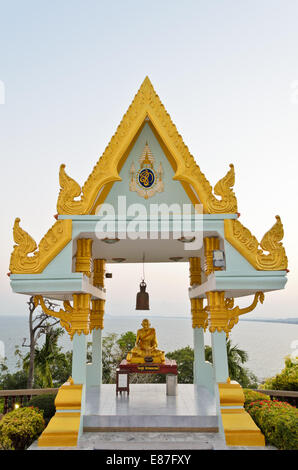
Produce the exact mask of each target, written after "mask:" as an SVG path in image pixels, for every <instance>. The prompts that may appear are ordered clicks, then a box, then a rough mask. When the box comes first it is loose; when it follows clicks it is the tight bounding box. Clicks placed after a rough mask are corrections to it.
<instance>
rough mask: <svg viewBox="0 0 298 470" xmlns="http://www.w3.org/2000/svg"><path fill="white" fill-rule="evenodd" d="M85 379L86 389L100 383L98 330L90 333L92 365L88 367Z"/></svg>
mask: <svg viewBox="0 0 298 470" xmlns="http://www.w3.org/2000/svg"><path fill="white" fill-rule="evenodd" d="M87 379H88V380H87V386H88V387H90V386H93V385H101V383H102V330H101V329H100V328H98V329H94V330H93V332H92V364H89V365H88V373H87Z"/></svg>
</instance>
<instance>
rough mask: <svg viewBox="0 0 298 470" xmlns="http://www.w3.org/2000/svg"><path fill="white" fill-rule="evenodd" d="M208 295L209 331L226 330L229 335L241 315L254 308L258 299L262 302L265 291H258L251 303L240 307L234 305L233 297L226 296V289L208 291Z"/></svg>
mask: <svg viewBox="0 0 298 470" xmlns="http://www.w3.org/2000/svg"><path fill="white" fill-rule="evenodd" d="M206 295H207V300H208V305H207V306H206V307H205V308H204V310H205V311H206V312H207V314H208V325H209V331H210V332H211V333H214V332H215V331H219V332H221V331H225V333H227V335H228V334H229V332H230V331H231V329H232V328H233V326H234V325H236V324H237V323H238V319H239V316H240V315H244V314H245V313H248V312H251V311H252V310H254V309H255V308H256V306H257V304H258V301H259V302H260V303H261V304H262V303H263V302H264V297H265V296H264V293H263V292H256V294H255V296H254V300H253V302H252V303H251V305H249V306H248V307H246V308H240V307H238V306H237V307H234V299H233V298H225V292H224V291H214V292H213V291H210V292H206Z"/></svg>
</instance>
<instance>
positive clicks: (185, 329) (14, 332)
mask: <svg viewBox="0 0 298 470" xmlns="http://www.w3.org/2000/svg"><path fill="white" fill-rule="evenodd" d="M144 317H145V315H144V313H143V312H142V314H141V315H140V316H136V315H131V316H124V315H123V316H121V317H115V316H108V315H107V316H106V317H105V323H104V333H103V334H104V335H105V334H108V333H117V334H119V335H120V334H122V333H125V332H126V331H133V332H136V330H137V329H138V328H140V324H141V321H142V319H143V318H144ZM147 318H149V320H150V322H151V325H152V326H153V327H154V328H155V329H156V333H157V340H158V344H159V348H160V349H163V350H164V351H166V352H169V351H174V350H175V349H179V348H182V347H184V346H187V345H189V346H191V347H192V346H193V331H192V326H191V320H190V318H185V317H159V316H154V317H153V316H150V315H147ZM28 336H29V335H28V319H27V317H24V316H22V317H16V316H11V317H8V316H0V354H1V350H2V353H3V346H4V348H5V355H6V357H7V365H8V367H9V370H10V371H14V370H15V369H16V358H15V356H14V350H15V345H19V346H20V345H22V343H23V339H24V338H28ZM230 338H231V340H232V343H233V344H237V345H238V346H239V347H240V348H241V349H244V350H245V351H246V352H247V353H248V356H249V360H248V362H247V363H246V364H245V366H246V367H248V368H249V369H250V370H251V371H252V372H253V373H254V374H255V375H256V376H257V377H258V379H259V380H260V381H262V380H264V379H265V378H266V377H271V376H273V375H275V374H277V373H278V372H280V371H281V369H282V368H283V367H284V358H285V356H286V355H288V354H291V353H292V352H293V349H291V344H292V343H293V342H294V341H295V340H298V325H295V324H286V323H268V322H261V321H249V322H248V321H239V323H238V324H237V325H236V326H235V327H234V328H233V330H232V332H231V334H230ZM90 340H91V336H90ZM1 342H2V343H1ZM205 343H206V344H208V345H210V344H211V337H210V333H206V334H205ZM60 344H61V346H62V347H63V349H64V350H70V349H71V341H70V339H69V337H68V335H67V334H66V333H65V334H64V336H63V337H62V338H61V341H60ZM22 349H23V351H24V353H26V352H27V351H28V348H26V347H24V348H22Z"/></svg>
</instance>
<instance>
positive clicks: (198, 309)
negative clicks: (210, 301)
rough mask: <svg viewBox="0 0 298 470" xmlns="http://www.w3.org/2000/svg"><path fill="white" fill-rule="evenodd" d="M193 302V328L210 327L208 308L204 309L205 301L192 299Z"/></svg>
mask: <svg viewBox="0 0 298 470" xmlns="http://www.w3.org/2000/svg"><path fill="white" fill-rule="evenodd" d="M190 302H191V315H192V327H193V328H204V330H206V328H207V326H208V313H207V312H206V307H203V303H204V299H190Z"/></svg>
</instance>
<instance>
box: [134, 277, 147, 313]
mask: <svg viewBox="0 0 298 470" xmlns="http://www.w3.org/2000/svg"><path fill="white" fill-rule="evenodd" d="M146 287H147V284H146V282H145V281H144V280H142V282H141V284H140V292H138V293H137V302H136V310H150V309H149V294H148V292H146Z"/></svg>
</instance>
